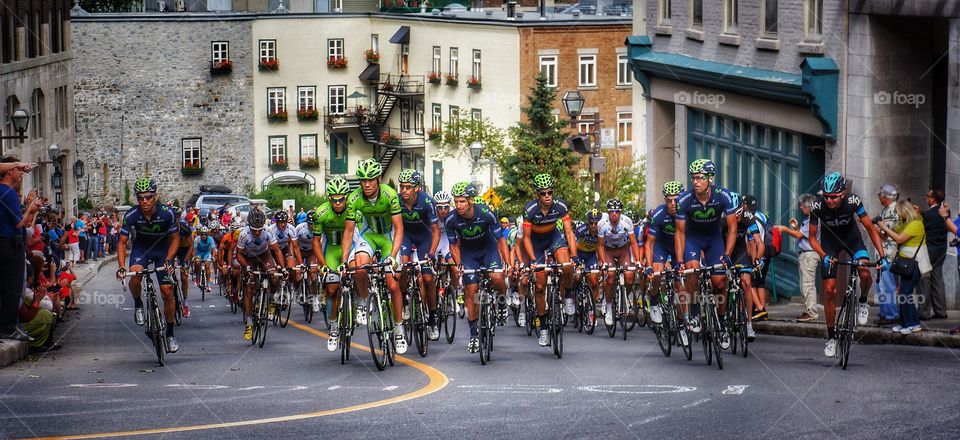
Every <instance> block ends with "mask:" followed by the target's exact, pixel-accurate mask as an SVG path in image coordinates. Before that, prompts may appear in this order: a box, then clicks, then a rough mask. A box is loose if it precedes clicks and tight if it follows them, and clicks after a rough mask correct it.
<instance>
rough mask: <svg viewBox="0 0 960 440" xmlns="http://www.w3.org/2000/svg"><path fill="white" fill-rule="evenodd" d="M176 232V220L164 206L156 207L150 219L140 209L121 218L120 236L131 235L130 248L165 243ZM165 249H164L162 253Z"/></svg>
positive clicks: (148, 246)
mask: <svg viewBox="0 0 960 440" xmlns="http://www.w3.org/2000/svg"><path fill="white" fill-rule="evenodd" d="M176 231H177V219H176V216H175V215H174V214H173V211H171V210H169V209H167V207H166V206H158V207H157V211H156V212H155V213H154V214H153V216H152V217H150V218H147V217H146V216H145V215H144V214H143V212H142V211H141V210H140V208H139V207H138V208H135V209H131V210H130V211H128V212H127V213H126V214H125V215H124V216H123V225H122V226H121V227H120V235H122V236H124V237H129V236H130V234H131V232H132V233H133V240H132V242H131V246H132V247H133V248H134V249H136V248H145V247H146V248H150V247H155V246H157V245H160V246H161V247H163V245H165V244H166V243H167V240H168V239H169V237H170V235H171V234H173V233H175V232H176ZM165 251H166V249H164V252H165Z"/></svg>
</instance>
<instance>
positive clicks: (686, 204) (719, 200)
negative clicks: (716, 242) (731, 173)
mask: <svg viewBox="0 0 960 440" xmlns="http://www.w3.org/2000/svg"><path fill="white" fill-rule="evenodd" d="M734 211H735V208H734V207H733V198H732V197H731V196H730V191H728V190H727V189H726V188H720V187H717V186H712V187H710V198H709V199H708V200H707V202H706V203H700V201H699V200H697V195H696V194H695V193H694V192H693V191H691V190H687V191H685V192H683V193H682V194H680V198H679V199H678V200H677V216H676V219H677V220H686V221H687V225H686V231H687V234H688V235H690V234H699V235H710V234H712V233H719V232H720V230H721V227H722V225H723V223H724V220H723V218H724V216H727V215H731V214H733V213H734Z"/></svg>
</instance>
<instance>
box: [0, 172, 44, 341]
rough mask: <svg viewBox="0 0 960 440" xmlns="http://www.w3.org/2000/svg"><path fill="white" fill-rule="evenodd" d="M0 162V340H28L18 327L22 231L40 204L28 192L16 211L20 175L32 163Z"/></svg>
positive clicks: (23, 249) (23, 260) (23, 259)
mask: <svg viewBox="0 0 960 440" xmlns="http://www.w3.org/2000/svg"><path fill="white" fill-rule="evenodd" d="M0 162H2V163H0V339H14V340H19V341H29V340H31V338H30V336H29V335H27V333H26V332H24V331H23V330H22V329H21V328H20V327H19V325H18V312H19V308H20V299H21V298H22V297H23V293H24V285H23V282H24V278H25V277H24V273H25V272H24V271H25V270H26V257H27V251H26V240H25V235H26V234H25V232H24V228H26V227H30V226H32V224H33V220H34V217H35V214H36V212H37V211H38V210H39V209H40V207H41V206H42V205H41V203H42V202H41V201H40V200H37V198H36V193H35V192H33V191H31V192H30V194H28V195H27V198H26V207H27V208H26V209H27V210H26V213H24V212H23V210H22V209H21V208H20V191H21V187H22V185H23V175H24V174H26V173H29V172H30V171H31V170H33V167H34V164H28V163H22V162H19V161H17V159H16V158H14V157H12V156H6V157H4V158H3V159H0Z"/></svg>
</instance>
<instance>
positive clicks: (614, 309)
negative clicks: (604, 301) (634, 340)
mask: <svg viewBox="0 0 960 440" xmlns="http://www.w3.org/2000/svg"><path fill="white" fill-rule="evenodd" d="M617 292H618V290H617V286H614V287H613V301H611V302H609V303H608V304H610V314H611V315H613V325H607V311H606V309H604V311H603V325H605V326H606V327H607V334H609V335H610V337H611V338H613V337H616V336H617V320H618V319H621V318H622V316H620V310H619V307H620V303H619V301H617V298H619V294H618V293H617Z"/></svg>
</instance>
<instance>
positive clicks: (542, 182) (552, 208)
mask: <svg viewBox="0 0 960 440" xmlns="http://www.w3.org/2000/svg"><path fill="white" fill-rule="evenodd" d="M553 187H554V180H553V176H551V175H549V174H545V173H542V174H537V175H536V176H534V178H533V189H534V190H535V191H536V192H537V199H536V200H532V201H530V202H528V203H527V205H526V206H525V207H524V208H523V240H522V243H523V244H522V246H523V250H524V252H525V253H526V256H527V257H528V258H530V259H533V260H534V262H536V263H545V262H546V254H547V253H550V254H553V257H554V259H555V260H556V262H557V263H559V264H564V263H569V262H570V260H571V259H573V260H575V262H576V261H578V260H579V258H578V257H577V249H576V247H573V248H570V247H568V246H567V243H576V239H575V238H574V236H573V231H574V229H573V221H572V220H570V213H569V210H568V209H567V204H566V203H564V202H563V201H562V200H560V199H554V197H553ZM558 222H560V223H561V224H562V225H563V231H564V232H562V233H561V232H560V230H558V229H557V223H558ZM572 275H573V268H572V267H564V268H563V276H562V281H561V285H562V287H563V289H564V290H565V291H566V292H567V293H568V295H567V298H566V309H567V310H566V313H567V314H568V315H573V313H574V311H575V308H574V306H573V299H572V298H570V297H569V290H570V287H571V285H572V284H573V280H572ZM545 284H546V273H544V272H537V277H536V291H535V292H536V294H535V295H534V299H535V301H536V305H537V316H538V317H539V318H540V338H539V340H538V343H539V344H540V346H541V347H546V346H548V345H549V344H550V338H549V335H548V334H547V315H546V289H545V287H546V286H545Z"/></svg>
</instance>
